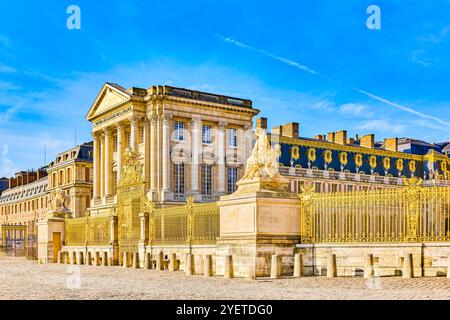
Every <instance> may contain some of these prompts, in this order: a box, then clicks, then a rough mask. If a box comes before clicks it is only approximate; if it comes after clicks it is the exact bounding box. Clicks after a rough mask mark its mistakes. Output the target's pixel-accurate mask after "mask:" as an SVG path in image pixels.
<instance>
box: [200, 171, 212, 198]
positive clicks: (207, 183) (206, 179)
mask: <svg viewBox="0 0 450 320" xmlns="http://www.w3.org/2000/svg"><path fill="white" fill-rule="evenodd" d="M211 186H212V166H211V165H209V164H204V165H202V194H203V195H205V196H210V195H211V194H212V187H211Z"/></svg>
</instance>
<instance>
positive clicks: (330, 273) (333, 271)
mask: <svg viewBox="0 0 450 320" xmlns="http://www.w3.org/2000/svg"><path fill="white" fill-rule="evenodd" d="M327 277H328V278H334V277H337V267H336V255H335V254H333V253H330V254H329V255H328V259H327Z"/></svg>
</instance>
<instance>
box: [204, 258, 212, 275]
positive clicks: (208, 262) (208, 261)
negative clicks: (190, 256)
mask: <svg viewBox="0 0 450 320" xmlns="http://www.w3.org/2000/svg"><path fill="white" fill-rule="evenodd" d="M203 266H204V271H203V276H205V277H212V276H213V261H212V255H210V254H207V255H206V256H205V263H204V265H203Z"/></svg>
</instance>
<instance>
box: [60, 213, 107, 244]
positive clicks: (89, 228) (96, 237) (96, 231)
mask: <svg viewBox="0 0 450 320" xmlns="http://www.w3.org/2000/svg"><path fill="white" fill-rule="evenodd" d="M110 221H111V217H109V216H91V217H88V216H86V217H82V218H75V219H67V220H66V239H65V245H66V246H85V245H93V246H102V245H109V244H110V238H111V227H110Z"/></svg>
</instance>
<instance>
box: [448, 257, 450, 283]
mask: <svg viewBox="0 0 450 320" xmlns="http://www.w3.org/2000/svg"><path fill="white" fill-rule="evenodd" d="M447 279H450V253H449V254H448V256H447Z"/></svg>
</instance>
